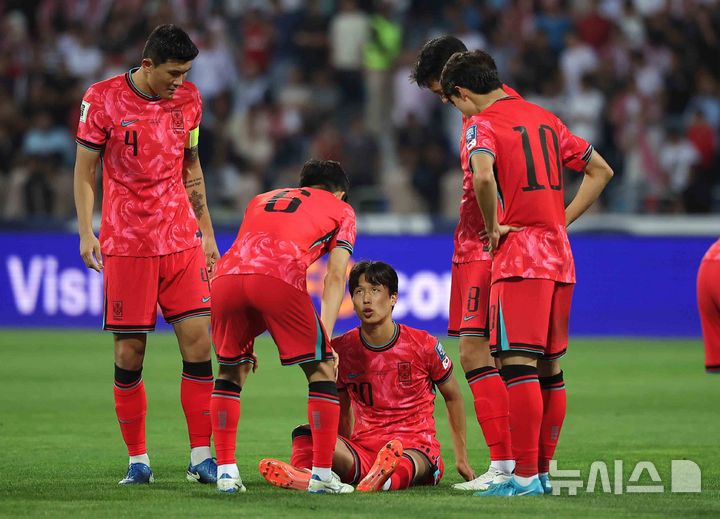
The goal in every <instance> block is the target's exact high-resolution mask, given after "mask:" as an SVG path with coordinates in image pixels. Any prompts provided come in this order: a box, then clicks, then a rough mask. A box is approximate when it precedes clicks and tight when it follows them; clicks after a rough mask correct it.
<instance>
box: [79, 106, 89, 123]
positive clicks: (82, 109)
mask: <svg viewBox="0 0 720 519" xmlns="http://www.w3.org/2000/svg"><path fill="white" fill-rule="evenodd" d="M89 111H90V103H88V102H87V101H83V102H82V103H80V122H81V123H84V122H86V121H87V115H88V112H89Z"/></svg>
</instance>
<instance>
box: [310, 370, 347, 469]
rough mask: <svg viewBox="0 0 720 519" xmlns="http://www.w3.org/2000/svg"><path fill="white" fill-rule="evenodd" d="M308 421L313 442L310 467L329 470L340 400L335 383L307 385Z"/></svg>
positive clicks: (338, 419)
mask: <svg viewBox="0 0 720 519" xmlns="http://www.w3.org/2000/svg"><path fill="white" fill-rule="evenodd" d="M308 421H309V422H310V430H311V432H312V442H313V455H312V466H313V467H318V468H331V467H332V460H333V453H334V452H335V442H336V440H337V433H338V424H339V422H340V400H339V398H338V392H337V386H336V385H335V382H333V381H329V380H328V381H321V382H310V384H308Z"/></svg>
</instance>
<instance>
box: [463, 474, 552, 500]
mask: <svg viewBox="0 0 720 519" xmlns="http://www.w3.org/2000/svg"><path fill="white" fill-rule="evenodd" d="M544 494H545V491H544V490H543V486H542V485H541V484H540V479H539V478H537V477H536V478H534V479H533V480H532V482H531V483H530V484H529V485H527V486H523V485H521V484H520V483H518V482H517V480H516V479H515V478H510V479H509V480H507V481H506V482H505V483H500V484H497V485H495V484H493V485H490V488H488V489H487V490H485V491H484V492H475V493H474V494H473V495H474V496H479V497H487V496H502V497H512V496H542V495H544Z"/></svg>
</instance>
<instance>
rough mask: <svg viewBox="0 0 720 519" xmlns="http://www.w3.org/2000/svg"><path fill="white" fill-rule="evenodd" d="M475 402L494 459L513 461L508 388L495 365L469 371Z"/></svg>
mask: <svg viewBox="0 0 720 519" xmlns="http://www.w3.org/2000/svg"><path fill="white" fill-rule="evenodd" d="M465 378H466V379H467V381H468V384H469V385H470V391H472V394H473V403H474V405H475V416H476V417H477V421H478V423H479V424H480V428H481V429H482V432H483V436H485V443H487V446H488V448H489V449H490V460H492V461H498V460H512V459H513V453H512V442H511V440H510V417H509V414H510V412H509V407H510V404H509V400H508V391H507V388H506V387H505V383H504V382H503V379H502V378H501V377H500V373H499V372H498V370H497V369H496V368H494V367H491V366H486V367H483V368H478V369H473V370H472V371H468V372H467V373H465Z"/></svg>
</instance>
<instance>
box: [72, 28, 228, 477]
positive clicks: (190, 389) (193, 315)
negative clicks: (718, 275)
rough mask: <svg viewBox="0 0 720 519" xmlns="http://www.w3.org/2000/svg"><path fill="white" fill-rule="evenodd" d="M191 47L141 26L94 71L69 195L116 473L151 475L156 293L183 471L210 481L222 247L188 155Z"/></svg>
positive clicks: (192, 149)
mask: <svg viewBox="0 0 720 519" xmlns="http://www.w3.org/2000/svg"><path fill="white" fill-rule="evenodd" d="M197 54H198V49H197V47H195V45H194V44H193V42H192V41H191V40H190V38H189V37H188V35H187V34H186V33H185V32H184V31H183V30H182V29H180V28H178V27H175V26H173V25H161V26H158V27H156V28H155V30H154V31H153V32H152V33H151V34H150V36H149V37H148V40H147V43H146V44H145V48H144V50H143V55H142V62H141V65H140V66H139V67H136V68H133V69H131V70H130V71H129V72H127V73H125V74H122V75H119V76H115V77H113V78H110V79H107V80H105V81H101V82H99V83H95V84H94V85H92V86H91V87H90V88H89V89H88V91H87V92H86V93H85V96H84V97H83V101H82V106H81V110H80V123H79V125H78V131H77V144H78V146H77V158H76V161H75V206H76V208H77V215H78V227H79V233H80V254H81V256H82V258H83V261H84V262H85V264H86V265H87V266H88V268H91V269H93V270H96V271H98V272H101V271H102V272H103V274H104V284H105V307H104V315H103V329H105V330H108V331H111V332H113V333H114V340H115V388H114V394H115V411H116V413H117V417H118V422H119V423H120V431H121V432H122V436H123V440H124V441H125V444H126V445H127V449H128V454H129V456H130V466H129V469H128V472H127V475H126V476H125V478H123V479H122V480H121V481H120V483H121V484H133V483H150V482H152V481H153V475H152V471H151V469H150V458H149V457H148V454H147V450H146V447H145V414H146V409H147V404H146V399H145V387H144V385H143V380H142V376H141V375H142V367H143V358H144V356H145V346H146V342H147V332H151V331H153V330H154V329H155V321H156V314H157V305H158V304H159V305H160V308H161V309H162V312H163V316H164V317H165V320H166V321H167V322H168V323H170V324H172V325H173V328H174V330H175V335H176V336H177V340H178V345H179V347H180V354H181V355H182V359H183V369H182V377H181V382H180V399H181V402H182V407H183V411H184V412H185V417H186V420H187V425H188V433H189V436H190V447H191V451H190V466H189V467H188V471H187V478H188V479H189V480H191V481H199V482H201V483H210V482H214V481H215V473H216V465H215V462H214V460H213V459H212V457H211V452H210V434H211V425H210V416H209V407H210V394H211V392H212V380H213V377H212V365H211V363H210V336H209V333H208V326H209V324H210V318H209V315H210V304H209V303H210V287H209V284H208V279H209V274H208V271H209V270H211V269H212V268H213V265H214V263H215V261H216V259H218V258H219V257H220V255H219V253H218V248H217V245H216V243H215V236H214V233H213V229H212V222H211V220H210V214H209V213H208V209H207V204H206V201H205V183H204V179H203V172H202V169H201V167H200V162H199V160H198V152H197V150H198V148H197V146H198V132H199V125H200V118H201V115H202V103H201V100H200V94H199V92H198V91H197V88H195V86H194V85H193V84H192V83H188V82H186V81H185V76H186V74H187V73H188V71H189V70H190V67H191V65H192V60H193V59H195V57H196V56H197ZM98 158H102V162H101V163H102V168H103V207H102V224H101V228H100V241H98V239H97V238H96V237H95V235H94V233H93V230H92V214H93V204H94V202H95V168H96V165H97V163H98Z"/></svg>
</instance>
